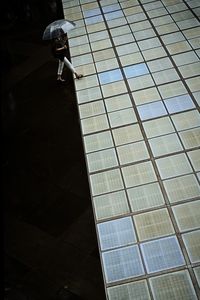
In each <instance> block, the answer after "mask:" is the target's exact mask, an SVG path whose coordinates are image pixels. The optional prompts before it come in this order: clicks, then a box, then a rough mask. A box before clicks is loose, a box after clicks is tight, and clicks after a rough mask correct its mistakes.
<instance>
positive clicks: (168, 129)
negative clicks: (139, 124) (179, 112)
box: [143, 117, 175, 138]
mask: <svg viewBox="0 0 200 300" xmlns="http://www.w3.org/2000/svg"><path fill="white" fill-rule="evenodd" d="M143 126H144V130H145V132H146V135H147V137H148V138H153V137H156V136H159V135H164V134H169V133H172V132H174V131H175V129H174V127H173V125H172V122H171V120H170V118H169V117H163V118H159V119H155V120H151V121H147V122H144V123H143Z"/></svg>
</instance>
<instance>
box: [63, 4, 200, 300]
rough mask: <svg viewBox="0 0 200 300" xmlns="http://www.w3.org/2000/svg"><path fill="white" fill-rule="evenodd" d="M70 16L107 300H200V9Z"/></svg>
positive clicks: (108, 10)
mask: <svg viewBox="0 0 200 300" xmlns="http://www.w3.org/2000/svg"><path fill="white" fill-rule="evenodd" d="M63 7H64V14H65V17H66V19H70V20H73V21H75V22H76V25H77V26H76V29H74V30H72V31H71V32H69V34H68V37H69V46H70V54H71V59H72V62H73V64H74V65H75V66H76V68H77V70H79V71H80V72H83V73H84V75H85V77H84V78H83V79H82V80H81V81H76V82H75V87H76V95H77V103H78V108H79V112H80V119H81V129H82V136H83V144H84V149H85V156H86V161H87V170H88V177H89V181H90V191H91V199H92V204H93V211H94V216H95V223H96V228H97V235H98V241H99V251H100V254H101V261H102V271H103V276H104V283H105V292H106V295H107V299H109V300H114V299H118V300H121V299H127V300H128V299H129V300H132V299H134V300H136V299H156V300H157V299H160V300H164V299H166V300H169V299H174V300H177V299H185V300H188V299H198V298H199V297H200V288H199V281H200V275H199V274H200V272H199V270H200V230H199V229H200V201H199V198H200V187H199V180H200V173H199V172H200V150H199V147H200V116H199V104H200V77H199V75H200V62H199V59H200V24H199V21H198V17H199V16H200V2H199V1H198V0H161V1H159V0H158V1H152V0H132V1H130V0H101V1H93V0H80V1H79V0H74V1H65V0H63Z"/></svg>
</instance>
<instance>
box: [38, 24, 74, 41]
mask: <svg viewBox="0 0 200 300" xmlns="http://www.w3.org/2000/svg"><path fill="white" fill-rule="evenodd" d="M75 26H76V24H75V23H74V22H72V21H69V20H65V19H62V20H57V21H54V22H52V23H51V24H49V25H48V26H47V27H46V29H45V31H44V33H43V37H42V39H43V40H52V39H54V38H56V37H59V36H61V35H62V34H65V33H67V32H68V31H70V30H71V29H73V28H74V27H75Z"/></svg>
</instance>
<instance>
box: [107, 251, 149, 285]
mask: <svg viewBox="0 0 200 300" xmlns="http://www.w3.org/2000/svg"><path fill="white" fill-rule="evenodd" d="M102 258H103V266H104V271H105V276H106V282H108V283H109V282H114V281H118V280H122V279H126V278H131V277H136V276H140V275H142V274H144V269H143V266H142V260H141V257H140V253H139V249H138V246H137V245H135V246H129V247H125V248H122V249H118V250H113V251H108V252H104V253H103V254H102Z"/></svg>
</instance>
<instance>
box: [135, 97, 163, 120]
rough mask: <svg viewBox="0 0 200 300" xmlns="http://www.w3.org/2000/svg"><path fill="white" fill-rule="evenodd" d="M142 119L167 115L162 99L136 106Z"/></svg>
mask: <svg viewBox="0 0 200 300" xmlns="http://www.w3.org/2000/svg"><path fill="white" fill-rule="evenodd" d="M137 109H138V112H139V115H140V118H141V120H142V121H144V120H148V119H153V118H156V117H161V116H164V115H167V111H166V109H165V107H164V105H163V103H162V101H156V102H152V103H149V104H144V105H140V106H138V107H137Z"/></svg>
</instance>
